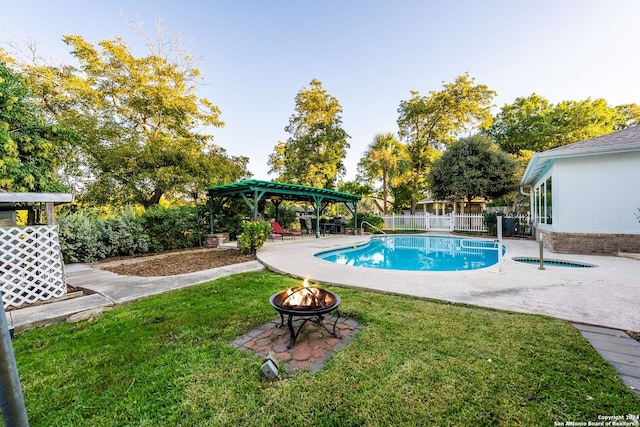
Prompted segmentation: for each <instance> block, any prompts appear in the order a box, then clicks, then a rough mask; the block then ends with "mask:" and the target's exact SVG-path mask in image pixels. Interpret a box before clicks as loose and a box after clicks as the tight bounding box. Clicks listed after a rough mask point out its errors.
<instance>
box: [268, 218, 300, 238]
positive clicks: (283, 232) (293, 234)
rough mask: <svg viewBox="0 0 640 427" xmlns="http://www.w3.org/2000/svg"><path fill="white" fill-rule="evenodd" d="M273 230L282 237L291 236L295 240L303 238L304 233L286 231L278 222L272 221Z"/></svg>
mask: <svg viewBox="0 0 640 427" xmlns="http://www.w3.org/2000/svg"><path fill="white" fill-rule="evenodd" d="M271 228H272V229H273V232H274V233H276V234H280V235H282V236H291V237H293V238H294V239H295V238H296V236H300V237H302V233H301V232H299V231H292V230H284V229H283V228H282V226H281V225H280V224H279V223H278V222H277V221H271Z"/></svg>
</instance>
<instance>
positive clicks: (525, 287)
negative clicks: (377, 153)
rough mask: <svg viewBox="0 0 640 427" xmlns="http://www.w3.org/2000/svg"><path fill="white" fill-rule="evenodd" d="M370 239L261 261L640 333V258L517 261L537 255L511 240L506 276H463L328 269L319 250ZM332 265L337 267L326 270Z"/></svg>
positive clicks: (294, 271)
mask: <svg viewBox="0 0 640 427" xmlns="http://www.w3.org/2000/svg"><path fill="white" fill-rule="evenodd" d="M368 239H369V237H368V236H335V235H334V236H327V237H323V238H321V239H298V240H295V241H294V240H285V241H284V242H281V241H278V242H270V243H268V244H266V245H265V246H264V247H263V248H262V249H261V250H260V251H259V252H258V259H259V260H260V262H262V263H263V264H264V265H266V266H267V267H268V268H270V269H271V270H273V271H277V272H281V273H286V274H291V275H293V276H296V277H300V278H305V277H308V278H309V279H310V280H313V281H317V282H323V283H332V284H338V285H344V286H350V287H355V288H364V289H370V290H376V291H383V292H392V293H396V294H402V295H411V296H416V297H420V298H426V299H434V300H441V301H447V302H450V303H454V304H465V305H473V306H478V307H485V308H493V309H500V310H511V311H516V312H522V313H535V314H545V315H549V316H553V317H556V318H560V319H565V320H568V321H571V322H578V323H585V324H590V325H597V326H604V327H608V328H614V329H621V330H631V331H640V311H639V310H638V306H637V301H639V300H640V286H638V279H637V277H638V274H639V273H640V263H639V261H637V260H634V259H629V258H622V257H611V256H589V255H568V254H552V253H548V251H545V258H555V259H563V260H569V261H581V262H586V263H590V264H595V265H597V266H598V267H597V268H588V269H581V268H566V267H552V266H547V268H546V269H545V270H544V271H541V270H539V269H538V266H536V265H527V264H522V263H518V262H515V261H512V260H511V258H512V257H516V256H522V257H537V256H538V255H539V252H538V251H539V247H538V244H537V243H536V242H534V241H531V240H515V239H514V240H505V241H504V243H505V244H506V246H507V253H506V255H505V257H504V269H503V271H504V272H503V273H500V272H499V271H498V267H497V266H494V267H491V268H488V269H483V270H476V271H464V272H411V271H391V270H378V269H366V268H358V267H350V266H344V265H340V264H327V261H323V260H320V259H318V258H315V257H314V256H313V255H314V254H315V253H318V252H322V251H326V250H331V249H335V248H339V247H348V246H352V245H355V244H361V243H364V242H366V241H368ZM328 265H331V268H327V266H328Z"/></svg>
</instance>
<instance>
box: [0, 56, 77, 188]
mask: <svg viewBox="0 0 640 427" xmlns="http://www.w3.org/2000/svg"><path fill="white" fill-rule="evenodd" d="M74 142H75V137H74V134H73V133H72V132H70V131H68V130H66V129H65V128H63V127H62V126H59V125H58V124H57V123H48V122H47V121H46V120H45V119H44V118H43V117H42V113H41V111H40V110H39V109H38V106H37V104H35V103H34V102H33V99H32V95H31V93H30V91H29V89H28V87H27V85H26V83H25V82H24V80H23V78H22V76H21V75H19V74H18V73H15V72H13V71H12V70H10V69H9V68H8V67H7V64H6V63H5V62H0V189H4V190H7V191H17V192H25V191H35V192H61V191H66V188H65V186H64V185H63V184H62V182H61V180H60V175H59V174H58V171H59V168H60V167H61V166H62V165H63V164H64V162H65V159H66V156H67V153H68V151H69V150H70V149H71V147H72V146H73V144H74Z"/></svg>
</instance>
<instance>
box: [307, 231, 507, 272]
mask: <svg viewBox="0 0 640 427" xmlns="http://www.w3.org/2000/svg"><path fill="white" fill-rule="evenodd" d="M505 250H506V248H505V247H504V245H503V247H502V253H503V254H504V253H505ZM316 257H318V258H322V259H324V260H326V261H331V262H335V263H338V264H344V265H352V266H355V267H367V268H383V269H389V270H412V271H461V270H476V269H479V268H485V267H490V266H492V265H494V264H497V263H498V242H495V241H493V240H482V239H468V238H459V237H448V236H424V235H404V234H401V235H392V236H380V237H378V236H375V237H372V238H371V240H370V241H369V242H368V243H366V244H363V245H359V246H356V247H348V248H342V249H336V250H332V251H327V252H322V253H319V254H316Z"/></svg>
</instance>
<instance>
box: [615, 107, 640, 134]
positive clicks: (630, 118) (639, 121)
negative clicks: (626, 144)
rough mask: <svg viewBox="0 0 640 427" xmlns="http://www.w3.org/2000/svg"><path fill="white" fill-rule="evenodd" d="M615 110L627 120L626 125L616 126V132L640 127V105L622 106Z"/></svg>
mask: <svg viewBox="0 0 640 427" xmlns="http://www.w3.org/2000/svg"><path fill="white" fill-rule="evenodd" d="M615 109H616V111H617V112H618V113H620V114H621V115H622V116H624V117H625V118H626V121H625V122H624V123H621V124H618V125H617V126H616V130H622V129H624V128H628V127H630V126H638V125H640V106H639V105H638V104H622V105H618V106H616V107H615Z"/></svg>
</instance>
